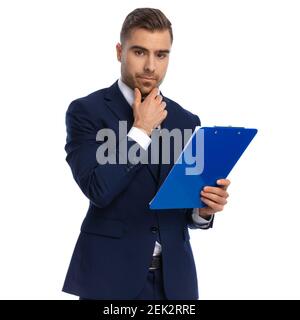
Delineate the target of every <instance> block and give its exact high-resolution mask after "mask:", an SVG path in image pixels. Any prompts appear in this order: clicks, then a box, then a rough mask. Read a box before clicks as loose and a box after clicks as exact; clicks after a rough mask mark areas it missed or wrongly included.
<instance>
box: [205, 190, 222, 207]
mask: <svg viewBox="0 0 300 320" xmlns="http://www.w3.org/2000/svg"><path fill="white" fill-rule="evenodd" d="M201 196H202V197H205V198H207V199H210V200H212V201H214V202H215V203H217V204H221V205H225V204H226V203H227V200H226V198H225V197H220V196H219V195H216V194H214V193H209V192H204V191H201Z"/></svg>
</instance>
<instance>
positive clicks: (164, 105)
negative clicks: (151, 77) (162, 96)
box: [160, 101, 167, 110]
mask: <svg viewBox="0 0 300 320" xmlns="http://www.w3.org/2000/svg"><path fill="white" fill-rule="evenodd" d="M166 106H167V104H166V102H165V101H163V102H162V103H161V104H160V107H161V110H164V109H165V107H166Z"/></svg>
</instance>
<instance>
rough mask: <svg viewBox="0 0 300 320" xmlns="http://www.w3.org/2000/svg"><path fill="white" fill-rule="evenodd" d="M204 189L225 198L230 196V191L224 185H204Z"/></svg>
mask: <svg viewBox="0 0 300 320" xmlns="http://www.w3.org/2000/svg"><path fill="white" fill-rule="evenodd" d="M202 191H204V192H208V193H214V194H216V195H218V196H220V197H223V198H228V197H229V194H228V192H227V191H226V190H225V189H223V188H222V187H204V188H203V190H202Z"/></svg>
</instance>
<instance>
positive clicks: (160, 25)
mask: <svg viewBox="0 0 300 320" xmlns="http://www.w3.org/2000/svg"><path fill="white" fill-rule="evenodd" d="M135 28H143V29H146V30H149V31H155V30H159V31H163V30H169V32H170V37H171V43H173V32H172V24H171V22H170V21H169V19H168V18H167V17H166V16H165V15H164V14H163V13H162V12H161V11H160V10H159V9H153V8H137V9H135V10H133V11H132V12H130V13H129V14H128V15H127V17H126V18H125V20H124V22H123V25H122V29H121V33H120V41H121V43H122V44H123V43H124V42H125V41H126V40H127V39H128V38H129V37H130V33H131V31H132V30H133V29H135Z"/></svg>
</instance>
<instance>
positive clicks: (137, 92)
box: [134, 88, 142, 106]
mask: <svg viewBox="0 0 300 320" xmlns="http://www.w3.org/2000/svg"><path fill="white" fill-rule="evenodd" d="M141 99H142V94H141V92H140V90H139V89H138V88H134V104H135V105H136V106H138V105H140V104H141Z"/></svg>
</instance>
